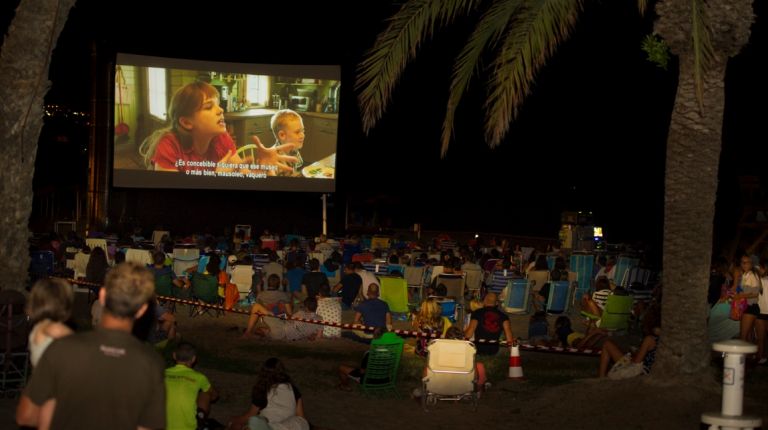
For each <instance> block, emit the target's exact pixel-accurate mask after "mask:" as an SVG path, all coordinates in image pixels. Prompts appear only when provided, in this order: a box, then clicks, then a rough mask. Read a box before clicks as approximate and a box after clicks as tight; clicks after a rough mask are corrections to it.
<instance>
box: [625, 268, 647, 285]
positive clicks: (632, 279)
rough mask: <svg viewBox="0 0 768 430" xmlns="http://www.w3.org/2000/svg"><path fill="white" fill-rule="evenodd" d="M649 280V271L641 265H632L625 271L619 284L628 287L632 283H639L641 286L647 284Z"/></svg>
mask: <svg viewBox="0 0 768 430" xmlns="http://www.w3.org/2000/svg"><path fill="white" fill-rule="evenodd" d="M650 280H651V271H650V270H649V269H644V268H642V267H633V268H631V269H629V270H627V271H626V272H624V276H623V278H622V279H621V285H623V286H625V287H630V286H632V284H634V283H638V282H639V283H641V284H643V286H648V283H649V282H650Z"/></svg>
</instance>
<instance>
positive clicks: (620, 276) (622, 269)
mask: <svg viewBox="0 0 768 430" xmlns="http://www.w3.org/2000/svg"><path fill="white" fill-rule="evenodd" d="M639 264H640V259H639V258H631V257H619V259H618V261H616V268H615V269H614V270H615V272H614V274H613V280H614V282H616V285H619V286H622V287H626V286H627V284H624V281H626V279H625V277H624V274H625V273H626V272H627V271H628V270H629V269H631V268H633V267H637V266H638V265H639Z"/></svg>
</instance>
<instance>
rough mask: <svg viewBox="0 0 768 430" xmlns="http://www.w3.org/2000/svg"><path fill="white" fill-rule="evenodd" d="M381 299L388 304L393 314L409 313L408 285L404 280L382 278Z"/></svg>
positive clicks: (380, 279)
mask: <svg viewBox="0 0 768 430" xmlns="http://www.w3.org/2000/svg"><path fill="white" fill-rule="evenodd" d="M379 281H380V282H381V287H380V290H379V298H380V299H381V300H384V301H385V302H387V305H389V311H390V312H392V313H407V312H408V284H407V283H406V281H405V279H403V278H395V277H387V276H382V277H381V278H379Z"/></svg>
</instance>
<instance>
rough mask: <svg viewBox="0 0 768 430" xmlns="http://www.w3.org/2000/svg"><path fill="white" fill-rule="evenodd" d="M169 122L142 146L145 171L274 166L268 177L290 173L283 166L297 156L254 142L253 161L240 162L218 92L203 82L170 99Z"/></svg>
mask: <svg viewBox="0 0 768 430" xmlns="http://www.w3.org/2000/svg"><path fill="white" fill-rule="evenodd" d="M168 116H169V117H170V120H171V123H170V125H169V126H168V127H165V128H162V129H160V130H157V131H155V132H154V133H152V134H151V135H150V136H149V137H148V138H147V139H146V140H144V142H143V143H142V144H141V148H140V153H141V155H142V156H143V157H144V162H145V164H146V166H147V168H148V169H152V170H159V171H168V172H186V173H187V174H189V173H191V172H201V171H216V172H241V173H244V174H248V173H250V172H251V170H250V169H244V168H242V166H244V165H246V164H251V163H255V164H260V165H267V166H272V167H273V168H272V169H267V170H266V172H265V173H266V174H267V175H270V176H273V175H275V174H276V171H277V170H286V171H292V168H291V167H289V166H288V165H286V163H287V162H296V161H297V160H296V158H295V157H291V156H288V155H282V154H281V153H287V152H290V151H291V149H292V146H291V145H290V144H289V145H280V146H275V147H272V148H265V147H264V146H263V145H262V144H261V142H259V141H258V139H254V143H255V144H256V145H257V149H256V151H255V152H256V160H253V159H251V158H250V157H247V158H241V157H240V156H239V155H238V154H237V148H236V146H235V143H234V141H233V140H232V137H231V136H230V135H229V134H228V133H227V127H226V123H225V121H224V109H222V108H221V106H219V92H218V91H217V90H216V88H214V87H213V86H212V85H210V84H208V83H206V82H199V81H198V82H193V83H191V84H187V85H185V86H183V87H181V88H179V90H178V91H176V93H175V94H174V95H173V98H172V99H171V105H170V107H169V108H168Z"/></svg>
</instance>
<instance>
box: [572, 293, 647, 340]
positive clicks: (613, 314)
mask: <svg viewBox="0 0 768 430" xmlns="http://www.w3.org/2000/svg"><path fill="white" fill-rule="evenodd" d="M634 301H635V298H634V297H632V296H620V295H617V294H611V295H610V296H608V298H607V299H606V300H605V308H604V309H603V315H602V316H598V315H595V314H591V313H589V312H586V311H582V312H581V315H582V316H584V317H586V318H587V319H588V320H589V323H590V324H591V323H593V322H594V323H595V324H596V326H597V328H601V329H603V330H608V331H627V329H628V328H629V321H630V317H631V316H632V305H633V303H634Z"/></svg>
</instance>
